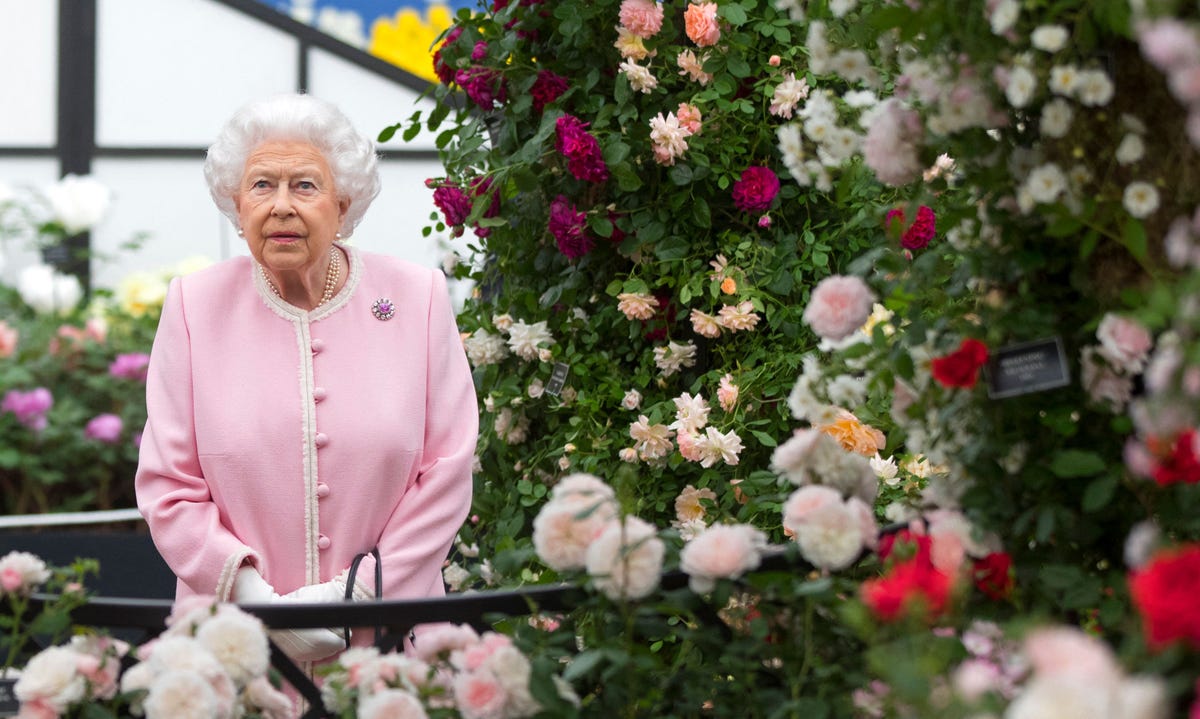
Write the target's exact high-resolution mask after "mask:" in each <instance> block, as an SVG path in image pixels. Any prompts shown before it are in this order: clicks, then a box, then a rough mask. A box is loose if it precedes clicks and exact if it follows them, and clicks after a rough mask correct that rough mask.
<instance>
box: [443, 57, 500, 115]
mask: <svg viewBox="0 0 1200 719" xmlns="http://www.w3.org/2000/svg"><path fill="white" fill-rule="evenodd" d="M454 82H455V83H456V84H457V85H458V86H459V87H461V88H462V89H463V92H465V93H467V97H469V98H471V101H472V102H474V103H475V104H476V105H478V106H479V107H481V108H482V109H484V110H491V109H493V108H495V107H496V104H497V103H499V104H504V103H505V102H506V101H507V100H508V91H507V89H506V88H505V86H504V76H503V75H501V74H500V72H499V71H498V70H493V69H492V68H490V67H481V66H478V65H474V66H472V67H468V68H465V69H463V70H459V71H457V72H455V73H454Z"/></svg>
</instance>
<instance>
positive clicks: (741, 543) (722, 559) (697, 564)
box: [679, 524, 767, 593]
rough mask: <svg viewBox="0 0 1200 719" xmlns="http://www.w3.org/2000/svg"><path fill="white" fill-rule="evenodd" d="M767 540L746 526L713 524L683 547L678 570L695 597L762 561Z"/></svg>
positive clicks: (736, 576) (755, 530)
mask: <svg viewBox="0 0 1200 719" xmlns="http://www.w3.org/2000/svg"><path fill="white" fill-rule="evenodd" d="M766 543H767V538H766V535H764V534H763V533H762V532H760V531H759V530H758V529H755V528H754V527H751V526H750V525H747V524H716V525H713V526H711V527H709V528H708V529H706V530H704V531H703V532H701V533H700V535H699V536H698V537H696V538H695V539H693V540H692V541H690V542H688V543H687V544H685V545H684V547H683V550H682V551H681V552H680V553H679V568H680V569H682V570H683V571H684V573H686V574H687V575H688V584H689V585H690V586H691V587H692V591H694V592H697V593H704V592H711V591H712V589H713V587H714V586H716V580H717V579H737V578H739V577H741V576H742V575H743V574H745V573H746V572H748V571H750V570H752V569H756V568H757V567H758V565H759V563H760V562H761V561H762V549H763V548H764V547H765V546H766Z"/></svg>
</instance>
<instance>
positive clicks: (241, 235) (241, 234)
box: [238, 227, 246, 237]
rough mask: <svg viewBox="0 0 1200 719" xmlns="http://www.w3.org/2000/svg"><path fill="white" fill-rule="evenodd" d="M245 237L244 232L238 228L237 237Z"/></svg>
mask: <svg viewBox="0 0 1200 719" xmlns="http://www.w3.org/2000/svg"><path fill="white" fill-rule="evenodd" d="M245 236H246V231H245V230H243V229H242V228H240V227H239V228H238V237H245Z"/></svg>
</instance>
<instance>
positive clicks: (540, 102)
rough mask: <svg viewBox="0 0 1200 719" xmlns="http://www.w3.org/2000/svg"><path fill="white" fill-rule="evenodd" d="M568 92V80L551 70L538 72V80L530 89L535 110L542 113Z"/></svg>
mask: <svg viewBox="0 0 1200 719" xmlns="http://www.w3.org/2000/svg"><path fill="white" fill-rule="evenodd" d="M566 91H567V78H565V77H563V76H562V75H559V74H558V73H555V72H551V71H549V70H538V74H537V79H536V80H534V81H533V87H531V88H529V94H530V95H532V96H533V109H534V110H536V111H537V112H541V111H542V110H544V109H546V105H549V104H550V103H552V102H554V101H555V100H557V99H558V98H559V97H560V96H561V95H562V94H563V93H564V92H566Z"/></svg>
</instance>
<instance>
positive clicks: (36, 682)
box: [13, 647, 87, 710]
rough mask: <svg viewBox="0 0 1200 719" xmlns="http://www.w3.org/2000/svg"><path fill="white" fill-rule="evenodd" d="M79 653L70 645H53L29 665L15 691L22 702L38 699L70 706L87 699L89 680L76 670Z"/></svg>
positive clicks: (60, 706)
mask: <svg viewBox="0 0 1200 719" xmlns="http://www.w3.org/2000/svg"><path fill="white" fill-rule="evenodd" d="M79 658H80V657H79V655H78V654H77V653H75V652H74V651H71V650H70V649H68V648H67V647H50V648H49V649H46V650H44V651H42V652H39V653H38V654H37V655H35V656H34V657H33V659H30V660H29V663H28V664H26V665H25V670H24V671H23V672H22V673H21V678H20V679H18V680H17V685H16V686H15V687H14V688H13V693H14V694H16V696H17V699H20V700H21V701H22V702H29V701H33V700H36V699H41V700H43V701H46V702H49V703H50V704H51V705H53V706H54V707H56V708H60V709H64V710H65V709H66V708H67V707H68V706H69V705H71V704H73V703H75V702H78V701H80V700H81V699H83V695H84V692H85V691H86V689H87V682H86V680H85V679H84V678H83V676H82V675H81V674H79V672H78V671H77V670H76V667H77V666H78V664H79Z"/></svg>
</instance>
